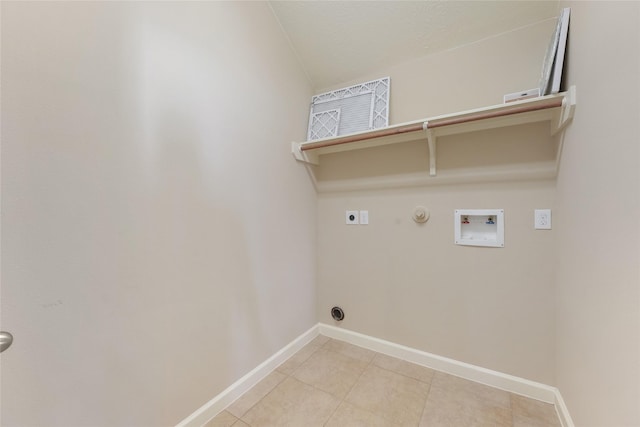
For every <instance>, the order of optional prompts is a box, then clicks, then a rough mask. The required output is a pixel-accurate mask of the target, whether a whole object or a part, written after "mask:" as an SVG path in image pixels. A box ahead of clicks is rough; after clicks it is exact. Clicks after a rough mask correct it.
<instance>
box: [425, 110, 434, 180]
mask: <svg viewBox="0 0 640 427" xmlns="http://www.w3.org/2000/svg"><path fill="white" fill-rule="evenodd" d="M422 130H424V132H425V134H426V135H427V145H428V147H429V176H436V136H435V135H434V134H433V130H431V129H429V122H424V123H422Z"/></svg>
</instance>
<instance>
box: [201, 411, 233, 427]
mask: <svg viewBox="0 0 640 427" xmlns="http://www.w3.org/2000/svg"><path fill="white" fill-rule="evenodd" d="M236 421H238V418H236V417H234V416H233V415H232V414H231V413H229V412H227V411H222V412H220V413H219V414H218V415H216V416H215V417H213V418H212V419H211V420H209V422H208V423H206V424H205V425H204V426H202V427H231V426H232V425H233V424H234V423H235V422H236Z"/></svg>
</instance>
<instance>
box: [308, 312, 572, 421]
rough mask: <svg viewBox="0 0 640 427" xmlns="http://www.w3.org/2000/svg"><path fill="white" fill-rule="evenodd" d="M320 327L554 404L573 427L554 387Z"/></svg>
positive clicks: (330, 334)
mask: <svg viewBox="0 0 640 427" xmlns="http://www.w3.org/2000/svg"><path fill="white" fill-rule="evenodd" d="M318 326H319V328H320V334H321V335H325V336H327V337H330V338H334V339H337V340H340V341H346V342H348V343H351V344H354V345H357V346H360V347H364V348H367V349H369V350H373V351H376V352H378V353H382V354H386V355H387V356H392V357H397V358H399V359H403V360H406V361H407V362H412V363H415V364H417V365H422V366H426V367H428V368H431V369H435V370H436V371H440V372H445V373H447V374H451V375H455V376H457V377H461V378H464V379H467V380H470V381H475V382H478V383H481V384H485V385H488V386H491V387H495V388H499V389H501V390H505V391H508V392H511V393H515V394H519V395H521V396H525V397H529V398H531V399H536V400H540V401H543V402H546V403H551V404H554V405H555V407H556V411H557V412H558V417H559V418H560V421H561V423H562V426H563V427H574V424H573V421H572V420H571V416H570V415H569V412H568V411H567V407H566V406H565V404H564V401H563V400H562V396H561V395H560V391H559V390H558V389H557V388H555V387H552V386H548V385H546V384H541V383H538V382H535V381H530V380H527V379H524V378H519V377H516V376H513V375H508V374H504V373H502V372H497V371H493V370H491V369H486V368H482V367H479V366H475V365H471V364H469V363H464V362H459V361H457V360H454V359H449V358H447V357H442V356H438V355H435V354H431V353H427V352H425V351H421V350H416V349H414V348H411V347H406V346H403V345H400V344H396V343H393V342H390V341H385V340H381V339H379V338H374V337H371V336H368V335H364V334H361V333H358V332H353V331H350V330H347V329H343V328H338V327H335V326H330V325H326V324H324V323H320V324H318Z"/></svg>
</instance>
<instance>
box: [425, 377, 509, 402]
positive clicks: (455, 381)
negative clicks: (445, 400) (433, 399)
mask: <svg viewBox="0 0 640 427" xmlns="http://www.w3.org/2000/svg"><path fill="white" fill-rule="evenodd" d="M431 385H432V386H435V390H436V391H437V390H442V391H446V392H448V394H449V396H457V397H459V398H464V399H468V400H474V401H478V402H480V403H483V404H487V405H491V406H496V407H501V408H507V409H511V394H510V393H509V392H506V391H504V390H500V389H497V388H494V387H489V386H487V385H484V384H480V383H477V382H474V381H469V380H466V379H464V378H459V377H456V376H453V375H449V374H445V373H443V372H436V373H435V374H434V375H433V379H432V381H431Z"/></svg>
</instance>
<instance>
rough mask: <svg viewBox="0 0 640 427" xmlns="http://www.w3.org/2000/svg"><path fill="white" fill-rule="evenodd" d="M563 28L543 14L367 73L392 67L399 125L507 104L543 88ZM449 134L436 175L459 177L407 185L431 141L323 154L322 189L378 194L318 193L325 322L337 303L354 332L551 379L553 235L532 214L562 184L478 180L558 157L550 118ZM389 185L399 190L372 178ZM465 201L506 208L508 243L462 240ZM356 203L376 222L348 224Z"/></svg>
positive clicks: (550, 204) (549, 202)
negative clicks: (421, 219) (551, 45)
mask: <svg viewBox="0 0 640 427" xmlns="http://www.w3.org/2000/svg"><path fill="white" fill-rule="evenodd" d="M553 27H554V23H553V22H551V21H545V22H542V23H539V24H538V25H535V26H531V27H528V28H524V29H521V30H519V31H515V32H512V33H509V34H504V35H502V36H498V37H495V38H491V39H487V40H484V41H481V42H478V43H474V44H471V45H468V46H464V47H461V48H458V49H454V50H450V51H446V52H442V53H440V54H438V55H433V56H431V57H428V58H424V59H422V60H417V61H413V62H411V63H407V64H404V65H401V66H397V67H394V68H390V69H388V70H382V71H381V72H380V73H379V74H378V75H371V76H367V77H381V76H383V75H389V76H390V77H391V87H392V94H393V96H392V100H391V113H392V114H391V115H392V117H393V123H396V122H398V121H407V120H414V119H420V118H423V117H428V116H429V115H436V114H444V113H451V112H455V111H458V110H462V109H470V108H478V107H483V106H487V105H492V104H498V103H500V102H501V101H502V95H503V94H505V93H508V92H513V91H517V90H520V89H527V88H530V87H536V85H537V81H538V78H539V74H540V68H541V63H542V58H543V56H544V52H545V50H546V46H547V44H548V40H549V38H550V36H551V31H552V30H553ZM439 141H440V142H439V143H438V157H437V159H438V179H439V178H440V177H442V176H457V177H458V180H457V181H456V183H455V184H451V185H424V186H404V185H407V184H409V183H413V182H414V181H412V179H413V178H415V176H416V175H420V174H422V175H421V176H422V177H424V175H425V174H426V170H427V167H428V164H429V163H428V152H427V149H426V145H425V144H424V143H420V142H418V143H409V144H401V145H396V146H388V147H380V148H374V149H367V150H361V151H353V152H348V153H340V154H331V155H327V156H323V158H322V159H321V165H320V167H319V169H318V170H317V171H316V177H317V178H318V179H319V184H320V187H321V188H322V185H323V184H327V183H330V184H336V183H339V185H335V186H333V187H331V188H334V189H336V190H341V189H342V190H344V189H354V188H357V187H358V185H360V184H362V183H365V187H366V188H368V190H366V191H365V190H357V191H333V192H331V191H329V192H325V193H321V194H320V196H319V205H318V259H319V264H318V313H319V319H320V321H321V322H327V323H330V324H333V320H332V319H331V317H330V313H329V310H330V308H331V307H332V306H334V305H339V306H341V307H342V308H343V309H344V310H345V311H346V318H345V320H344V321H343V322H342V323H340V325H341V326H343V327H345V328H348V329H352V330H355V331H358V332H362V333H365V334H369V335H373V336H376V337H380V338H383V339H387V340H390V341H393V342H396V343H400V344H404V345H408V346H411V347H414V348H418V349H421V350H424V351H428V352H432V353H435V354H438V355H441V356H447V357H450V358H453V359H457V360H460V361H464V362H468V363H473V364H476V365H479V366H483V367H486V368H490V369H495V370H497V371H501V372H506V373H510V374H513V375H517V376H520V377H525V378H528V379H531V380H536V381H540V382H543V383H547V384H553V383H554V382H555V377H554V368H555V360H554V340H555V330H554V310H555V305H554V297H555V294H554V283H553V279H554V267H553V264H554V255H553V248H554V240H555V232H556V231H555V230H551V231H535V230H534V229H533V211H534V209H536V208H551V209H553V208H555V183H554V181H553V180H535V181H533V180H529V181H515V182H514V181H502V182H492V181H491V180H489V181H490V182H482V183H480V181H482V180H484V178H482V175H483V174H486V173H489V174H491V173H493V172H496V171H499V170H501V169H502V168H516V169H522V170H527V169H531V168H535V165H537V164H539V163H540V162H543V163H547V164H549V163H551V164H553V162H554V161H555V158H554V150H553V147H554V145H553V141H552V140H551V139H550V138H549V133H548V125H547V126H544V125H535V124H534V125H527V126H523V127H522V128H516V129H512V128H507V129H500V130H495V131H483V132H478V133H474V134H466V135H459V136H456V137H447V138H441V139H440V140H439ZM462 175H465V177H464V178H463V179H460V176H462ZM427 178H428V177H427ZM388 181H393V182H395V183H396V185H397V186H398V188H391V189H384V190H379V189H373V186H371V185H370V184H371V183H372V182H377V183H379V184H381V185H384V183H385V182H388ZM434 182H437V181H434ZM403 186H404V187H403ZM324 188H329V187H326V186H325V187H324ZM417 205H424V206H426V207H427V208H429V209H430V210H431V219H430V220H429V222H428V223H426V224H423V225H417V224H416V223H414V222H413V220H412V218H411V217H412V213H413V209H414V207H415V206H417ZM459 208H466V209H473V208H476V209H490V208H502V209H504V210H505V224H506V225H505V236H506V237H505V247H504V248H500V249H498V248H478V247H465V246H456V245H454V242H453V223H454V221H453V214H454V209H459ZM347 209H354V210H357V209H360V210H368V211H369V216H370V225H368V226H346V225H345V210H347Z"/></svg>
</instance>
